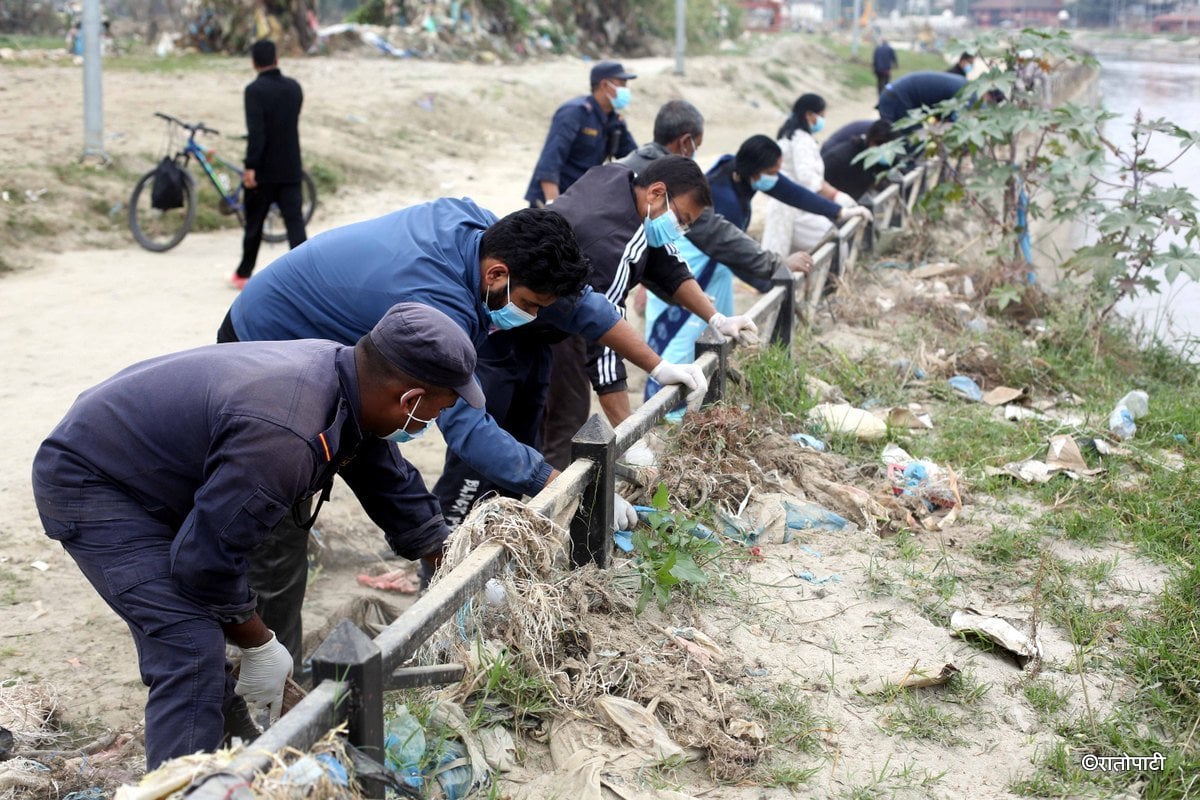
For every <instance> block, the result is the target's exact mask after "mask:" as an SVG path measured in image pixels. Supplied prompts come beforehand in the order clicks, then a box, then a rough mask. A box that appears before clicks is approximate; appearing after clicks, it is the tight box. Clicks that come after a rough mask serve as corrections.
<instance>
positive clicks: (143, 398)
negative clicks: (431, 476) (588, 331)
mask: <svg viewBox="0 0 1200 800" xmlns="http://www.w3.org/2000/svg"><path fill="white" fill-rule="evenodd" d="M474 371H475V346H474V345H473V344H472V342H471V340H470V339H469V338H468V337H467V334H466V333H465V332H464V331H463V329H462V328H461V327H460V326H459V325H458V324H457V323H455V322H453V321H452V320H451V319H450V318H449V317H448V316H446V315H445V314H443V313H442V312H440V311H437V310H435V309H433V308H430V307H428V306H425V305H421V304H418V303H400V304H398V305H395V306H393V307H392V308H391V309H389V310H388V312H387V313H386V314H385V315H384V317H383V318H382V319H381V320H380V321H379V322H378V324H376V325H375V327H374V328H373V329H372V330H371V331H369V332H368V333H367V334H366V335H365V336H363V337H362V338H361V339H359V340H358V343H357V344H356V345H354V346H353V347H348V346H346V345H341V344H337V343H336V342H329V341H323V340H318V339H301V340H294V341H283V342H244V343H243V342H237V343H230V344H217V345H209V346H207V347H200V348H196V349H194V350H187V351H184V352H182V353H173V354H170V355H165V356H159V357H157V358H152V359H150V360H148V361H143V362H141V363H139V364H134V365H133V366H131V367H128V368H126V369H125V370H123V371H121V372H119V373H117V374H116V375H115V376H113V377H112V378H109V379H108V380H107V381H105V382H103V383H101V384H100V385H98V386H96V387H93V388H91V389H88V390H87V391H85V392H84V393H83V394H81V395H80V396H79V398H78V399H77V400H76V401H75V404H74V405H73V406H71V409H70V410H69V411H68V412H67V415H66V417H64V418H63V420H62V422H60V423H59V424H58V427H56V428H55V429H54V430H53V431H52V432H51V434H50V436H49V437H48V438H47V439H46V440H45V441H44V442H43V443H42V445H41V447H40V448H39V449H38V452H37V455H36V456H35V457H34V462H33V489H34V498H35V501H36V503H37V508H38V513H39V514H40V516H41V519H42V525H43V527H44V528H45V531H46V535H47V536H49V537H50V538H51V539H54V540H57V541H58V542H60V543H61V544H62V547H63V549H65V550H66V551H67V553H68V554H70V556H71V557H72V558H73V559H74V560H75V562H76V563H77V564H78V565H79V568H80V570H81V571H82V572H83V574H84V577H86V578H87V579H88V581H89V582H91V584H92V585H93V586H94V587H95V589H96V591H97V592H99V594H100V596H101V597H103V598H104V600H105V602H107V603H108V605H109V606H110V607H111V608H112V609H113V611H115V612H116V613H117V615H118V616H120V617H121V618H122V619H123V620H125V622H126V623H127V624H128V625H129V630H130V632H131V633H132V634H133V638H134V641H135V643H136V644H137V653H138V665H139V667H140V670H141V675H142V681H143V682H144V683H145V684H146V686H147V687H149V697H148V700H147V703H146V764H147V767H148V768H149V769H154V768H156V767H157V766H158V765H160V764H161V763H163V762H164V761H166V760H168V759H171V758H175V757H177V756H182V755H187V754H189V753H194V752H196V751H198V750H208V751H212V750H216V749H217V748H218V747H220V746H221V740H222V736H223V733H224V731H225V728H226V724H225V719H226V717H227V716H228V717H229V718H230V719H231V720H232V719H234V718H235V715H236V709H237V708H238V706H239V704H240V703H242V702H243V700H244V702H246V703H249V704H251V705H252V706H254V705H258V706H261V707H263V708H270V709H272V710H273V711H274V710H276V709H277V708H278V706H279V704H280V703H281V701H282V697H283V688H284V682H285V680H286V679H287V677H288V676H289V675H290V674H291V672H292V666H293V659H292V655H291V654H290V653H289V652H288V650H287V648H286V647H285V646H284V645H283V644H281V643H280V641H279V639H278V638H277V637H276V636H275V634H274V633H273V632H272V631H271V630H269V629H268V628H267V627H266V626H265V625H264V624H263V621H262V619H261V618H260V617H259V615H258V614H257V612H256V611H255V603H256V598H255V594H254V591H253V589H252V588H251V587H250V585H249V584H248V582H247V579H246V563H247V556H248V555H249V553H250V551H251V550H253V549H254V548H255V547H257V546H258V545H259V544H261V543H262V542H263V541H264V540H265V539H266V538H267V537H268V535H269V534H270V533H271V531H272V530H273V529H274V528H275V527H276V526H277V524H278V523H279V521H280V520H281V519H283V517H284V515H285V514H290V513H292V508H293V507H294V506H296V505H297V504H298V503H300V501H302V500H308V499H310V498H313V497H316V496H320V498H321V501H324V500H325V499H327V498H328V496H329V490H330V487H331V486H332V485H333V478H334V475H335V474H336V475H341V476H342V478H343V479H344V480H345V481H346V483H347V484H348V485H349V486H350V488H351V489H352V490H353V491H354V494H355V496H357V497H358V500H359V502H360V503H361V504H362V506H363V509H364V510H365V511H366V512H367V514H368V516H370V518H371V520H372V521H373V522H374V523H375V524H376V525H378V526H379V527H380V528H381V529H383V533H384V536H385V538H386V539H387V542H388V544H389V545H391V548H392V550H393V551H395V552H396V553H397V554H398V555H401V556H404V557H405V558H410V559H417V558H423V557H433V558H435V559H436V558H437V556H438V555H439V554H440V552H441V547H442V544H443V542H444V541H445V538H446V535H447V529H446V524H445V522H444V521H443V519H442V513H441V509H440V507H439V505H438V502H437V500H436V499H434V497H433V495H431V494H430V493H429V492H428V491H427V490H426V489H425V482H424V481H423V480H422V478H421V475H420V473H419V472H418V471H417V470H416V468H415V467H413V465H412V464H410V463H409V462H408V461H406V460H405V459H404V457H403V456H402V455H401V454H400V451H399V450H398V449H397V447H396V445H395V444H394V443H395V442H404V441H408V440H409V439H411V438H413V437H414V436H418V435H420V433H421V432H422V431H424V429H425V428H426V427H427V426H428V425H429V423H430V422H432V421H433V420H434V419H435V418H436V417H437V416H438V414H440V413H441V412H442V411H443V410H444V409H446V408H449V407H450V406H452V405H454V404H455V403H456V402H457V400H458V399H459V398H460V397H461V398H462V399H463V400H464V401H466V402H467V403H469V404H470V405H472V406H475V407H482V406H483V405H484V396H483V392H482V391H481V390H480V388H479V384H478V383H477V382H476V380H475V378H474ZM319 510H320V502H318V504H317V511H319ZM315 518H316V512H315V511H314V512H313V514H312V516H311V518H310V519H307V520H297V521H296V522H297V524H298V525H300V527H302V528H307V527H308V526H311V525H312V522H313V520H314V519H315ZM226 639H228V640H229V641H231V642H233V643H234V644H235V645H237V646H238V647H240V648H241V650H242V661H241V671H240V675H239V678H238V680H237V682H236V684H235V683H234V681H233V679H232V677H231V672H230V669H231V668H230V665H229V664H228V662H227V661H226V659H225V642H226ZM239 698H241V699H239Z"/></svg>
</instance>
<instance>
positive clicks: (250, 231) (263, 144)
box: [230, 39, 308, 289]
mask: <svg viewBox="0 0 1200 800" xmlns="http://www.w3.org/2000/svg"><path fill="white" fill-rule="evenodd" d="M250 58H251V61H252V62H253V64H254V69H255V70H256V71H257V72H258V77H257V78H255V79H254V80H253V81H251V83H250V84H249V85H248V86H246V92H245V105H246V161H245V170H244V171H243V173H242V185H243V186H245V188H246V192H245V198H244V204H245V214H246V231H245V234H244V235H243V237H242V262H241V263H240V264H238V267H237V270H236V271H235V272H234V273H233V277H232V278H231V279H230V282H231V283H232V284H233V286H234V287H235V288H237V289H241V288H242V287H244V286H245V285H246V281H248V280H249V279H250V275H251V273H253V272H254V265H255V263H256V262H257V261H258V248H259V246H260V245H261V244H262V232H263V223H265V222H266V220H267V212H269V211H270V210H271V205H272V204H276V205H278V206H279V213H280V215H282V216H283V223H284V225H285V226H287V238H288V247H298V246H299V245H300V244H302V243H303V242H304V240H305V239H307V238H308V234H307V233H306V232H305V230H304V210H303V204H304V196H303V193H302V190H301V188H300V182H301V178H302V177H303V171H304V169H303V167H302V166H301V163H300V106H301V105H303V103H304V92H303V91H302V90H301V89H300V84H299V83H297V82H296V81H295V80H293V79H291V78H287V77H284V75H283V73H282V72H280V71H279V63H278V62H277V60H276V58H275V43H274V42H272V41H269V40H267V39H263V40H261V41H257V42H255V43H254V46H253V47H251V48H250Z"/></svg>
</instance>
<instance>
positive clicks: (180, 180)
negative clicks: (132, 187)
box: [150, 157, 187, 211]
mask: <svg viewBox="0 0 1200 800" xmlns="http://www.w3.org/2000/svg"><path fill="white" fill-rule="evenodd" d="M186 191H187V173H186V172H184V171H183V169H182V168H181V167H180V166H179V165H178V164H176V163H175V160H174V159H172V158H170V157H164V158H163V160H162V161H160V162H158V167H156V168H155V170H154V185H153V186H151V187H150V205H151V206H153V207H154V208H157V209H159V210H161V211H167V210H169V209H172V208H183V195H184V192H186Z"/></svg>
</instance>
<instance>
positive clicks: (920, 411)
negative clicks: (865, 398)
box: [887, 403, 933, 430]
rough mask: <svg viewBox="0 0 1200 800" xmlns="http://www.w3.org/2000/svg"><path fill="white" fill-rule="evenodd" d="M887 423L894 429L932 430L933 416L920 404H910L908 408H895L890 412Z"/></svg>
mask: <svg viewBox="0 0 1200 800" xmlns="http://www.w3.org/2000/svg"><path fill="white" fill-rule="evenodd" d="M887 422H888V424H889V425H891V426H892V427H893V428H908V429H909V430H931V429H932V428H933V415H932V414H930V413H929V412H928V411H927V410H926V409H925V407H924V406H922V405H921V404H920V403H909V404H908V405H907V406H895V407H894V408H892V409H891V410H890V411H888V414H887Z"/></svg>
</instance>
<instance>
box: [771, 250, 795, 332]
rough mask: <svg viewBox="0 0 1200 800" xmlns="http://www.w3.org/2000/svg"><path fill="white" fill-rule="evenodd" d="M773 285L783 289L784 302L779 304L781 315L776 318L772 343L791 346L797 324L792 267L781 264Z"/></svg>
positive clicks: (777, 269) (772, 280)
mask: <svg viewBox="0 0 1200 800" xmlns="http://www.w3.org/2000/svg"><path fill="white" fill-rule="evenodd" d="M771 285H772V286H777V287H779V288H780V289H783V302H782V303H780V305H779V316H778V317H776V318H775V330H773V331H771V344H781V345H783V346H784V347H787V348H791V346H792V331H793V330H794V328H795V325H796V278H795V277H794V276H793V275H792V271H791V270H790V269H788V268H787V267H785V266H782V265H781V266H779V267H778V268H776V270H775V274H774V275H772V276H771Z"/></svg>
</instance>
